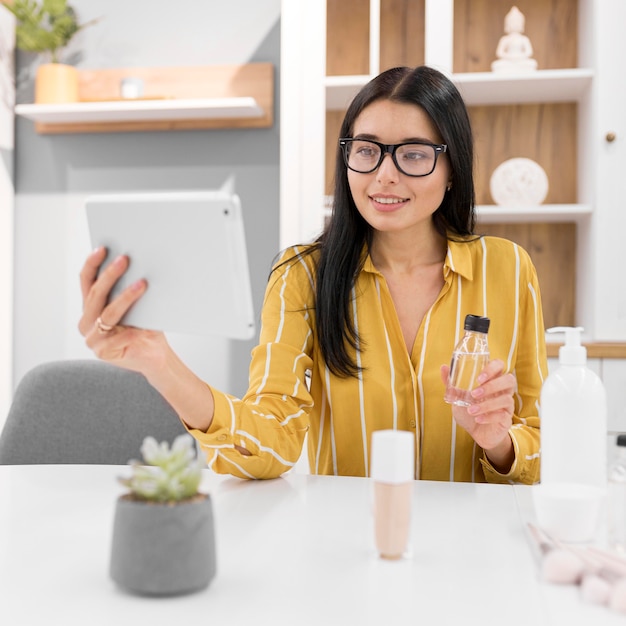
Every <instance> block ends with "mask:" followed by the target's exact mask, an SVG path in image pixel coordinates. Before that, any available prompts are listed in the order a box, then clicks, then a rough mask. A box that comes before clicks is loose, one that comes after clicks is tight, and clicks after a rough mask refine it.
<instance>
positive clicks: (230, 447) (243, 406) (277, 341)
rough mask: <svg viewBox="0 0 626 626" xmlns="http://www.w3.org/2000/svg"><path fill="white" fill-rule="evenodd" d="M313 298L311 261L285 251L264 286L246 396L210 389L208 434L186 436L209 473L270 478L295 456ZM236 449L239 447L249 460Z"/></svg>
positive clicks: (305, 409) (301, 428) (301, 432)
mask: <svg viewBox="0 0 626 626" xmlns="http://www.w3.org/2000/svg"><path fill="white" fill-rule="evenodd" d="M292 257H293V258H292ZM285 259H287V261H286V262H284V260H285ZM289 259H291V260H289ZM313 297H314V292H313V275H312V265H311V263H310V259H308V258H307V257H304V258H303V257H301V256H300V255H299V251H298V250H297V249H289V250H287V251H286V252H285V253H284V254H283V256H282V259H281V260H279V262H278V264H277V266H276V268H275V269H274V271H273V272H272V274H271V276H270V279H269V281H268V285H267V288H266V292H265V299H264V303H263V311H262V315H261V332H260V340H259V345H258V346H256V347H255V348H254V350H253V351H252V360H251V364H250V377H249V387H248V391H247V392H246V394H245V396H244V397H243V398H241V399H239V398H235V397H234V396H232V395H229V394H226V393H223V392H221V391H218V390H217V389H214V388H212V387H211V391H212V393H213V397H214V400H215V411H214V417H213V422H212V424H211V426H210V428H209V429H208V431H207V432H202V431H198V430H193V429H192V430H190V431H189V432H190V433H191V434H192V435H193V436H194V437H195V438H196V439H197V440H198V442H199V443H200V446H201V448H202V450H203V451H204V452H205V454H206V456H207V463H208V465H209V467H211V468H212V469H213V470H215V471H216V472H219V473H227V474H233V475H235V476H239V477H241V478H274V477H276V476H279V475H280V474H282V473H284V472H286V471H288V470H289V469H291V468H292V467H293V466H294V465H295V463H296V462H297V460H298V459H299V457H300V453H301V450H302V444H303V441H304V438H305V434H306V432H307V430H308V428H309V412H310V409H311V407H312V406H313V400H312V398H311V395H310V393H309V389H308V386H307V375H308V372H309V371H310V369H311V363H312V361H311V351H312V349H313V334H314V312H313V306H312V305H313V301H314V299H313ZM235 446H239V447H240V448H244V449H245V450H246V451H247V452H249V456H248V455H245V454H243V453H241V452H240V451H239V450H237V448H236V447H235Z"/></svg>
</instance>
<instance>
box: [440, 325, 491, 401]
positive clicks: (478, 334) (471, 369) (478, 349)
mask: <svg viewBox="0 0 626 626" xmlns="http://www.w3.org/2000/svg"><path fill="white" fill-rule="evenodd" d="M463 328H464V330H465V334H464V335H463V337H462V338H461V340H460V341H459V343H458V344H457V345H456V347H455V348H454V352H453V353H452V362H451V363H450V375H449V377H448V386H447V388H446V393H445V395H444V397H443V399H444V400H445V401H446V402H447V403H448V404H456V405H459V406H469V405H470V404H472V396H471V391H472V389H474V388H475V387H477V386H478V382H477V378H478V375H479V374H480V373H481V372H482V370H483V368H484V367H485V365H487V363H488V362H489V344H488V342H487V332H488V331H489V318H488V317H480V316H478V315H467V316H466V317H465V324H464V327H463Z"/></svg>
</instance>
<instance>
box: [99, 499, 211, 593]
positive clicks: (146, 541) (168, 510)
mask: <svg viewBox="0 0 626 626" xmlns="http://www.w3.org/2000/svg"><path fill="white" fill-rule="evenodd" d="M215 571H216V560H215V534H214V525H213V509H212V505H211V499H210V497H209V496H208V495H203V496H202V497H201V498H198V499H193V500H188V501H183V502H180V503H177V504H161V503H154V502H142V501H138V500H133V499H132V498H129V497H128V496H122V497H120V498H119V499H118V500H117V504H116V508H115V519H114V523H113V542H112V546H111V568H110V574H111V578H112V579H113V580H114V581H115V582H116V583H117V584H118V585H119V586H120V587H122V588H123V589H126V590H127V591H130V592H133V593H137V594H142V595H158V596H164V595H180V594H186V593H192V592H194V591H199V590H201V589H204V588H205V587H207V586H208V584H209V583H210V582H211V579H212V578H213V577H214V576H215Z"/></svg>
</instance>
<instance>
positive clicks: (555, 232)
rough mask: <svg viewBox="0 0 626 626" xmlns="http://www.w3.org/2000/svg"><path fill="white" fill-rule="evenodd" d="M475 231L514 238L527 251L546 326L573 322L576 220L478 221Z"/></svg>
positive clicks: (565, 324)
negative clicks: (551, 222) (547, 222)
mask: <svg viewBox="0 0 626 626" xmlns="http://www.w3.org/2000/svg"><path fill="white" fill-rule="evenodd" d="M476 232H478V233H482V234H486V235H495V236H497V237H505V238H506V239H510V240H511V241H515V243H518V244H519V245H520V246H522V248H524V249H525V250H526V251H527V252H528V254H530V257H531V259H532V260H533V263H534V264H535V267H536V268H537V276H538V277H539V287H540V289H541V299H542V303H543V317H544V323H545V325H546V328H550V327H551V326H575V325H576V314H575V312H576V272H575V269H576V224H571V223H563V224H479V225H478V227H477V229H476Z"/></svg>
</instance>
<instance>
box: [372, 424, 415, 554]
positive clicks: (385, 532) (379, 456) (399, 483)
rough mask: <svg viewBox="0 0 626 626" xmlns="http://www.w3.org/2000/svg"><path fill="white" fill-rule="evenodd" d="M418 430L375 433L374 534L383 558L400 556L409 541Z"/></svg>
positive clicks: (373, 472)
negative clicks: (415, 443) (415, 440)
mask: <svg viewBox="0 0 626 626" xmlns="http://www.w3.org/2000/svg"><path fill="white" fill-rule="evenodd" d="M414 437H415V436H414V434H413V433H411V432H408V431H403V430H378V431H376V432H374V433H372V469H371V478H372V482H373V500H374V502H373V504H374V507H373V508H374V538H375V543H376V550H377V551H378V554H379V555H380V557H381V558H383V559H400V558H401V557H402V556H403V554H404V553H405V552H406V550H407V547H408V544H409V535H410V528H411V503H412V495H413V481H414V479H415V452H414Z"/></svg>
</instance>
